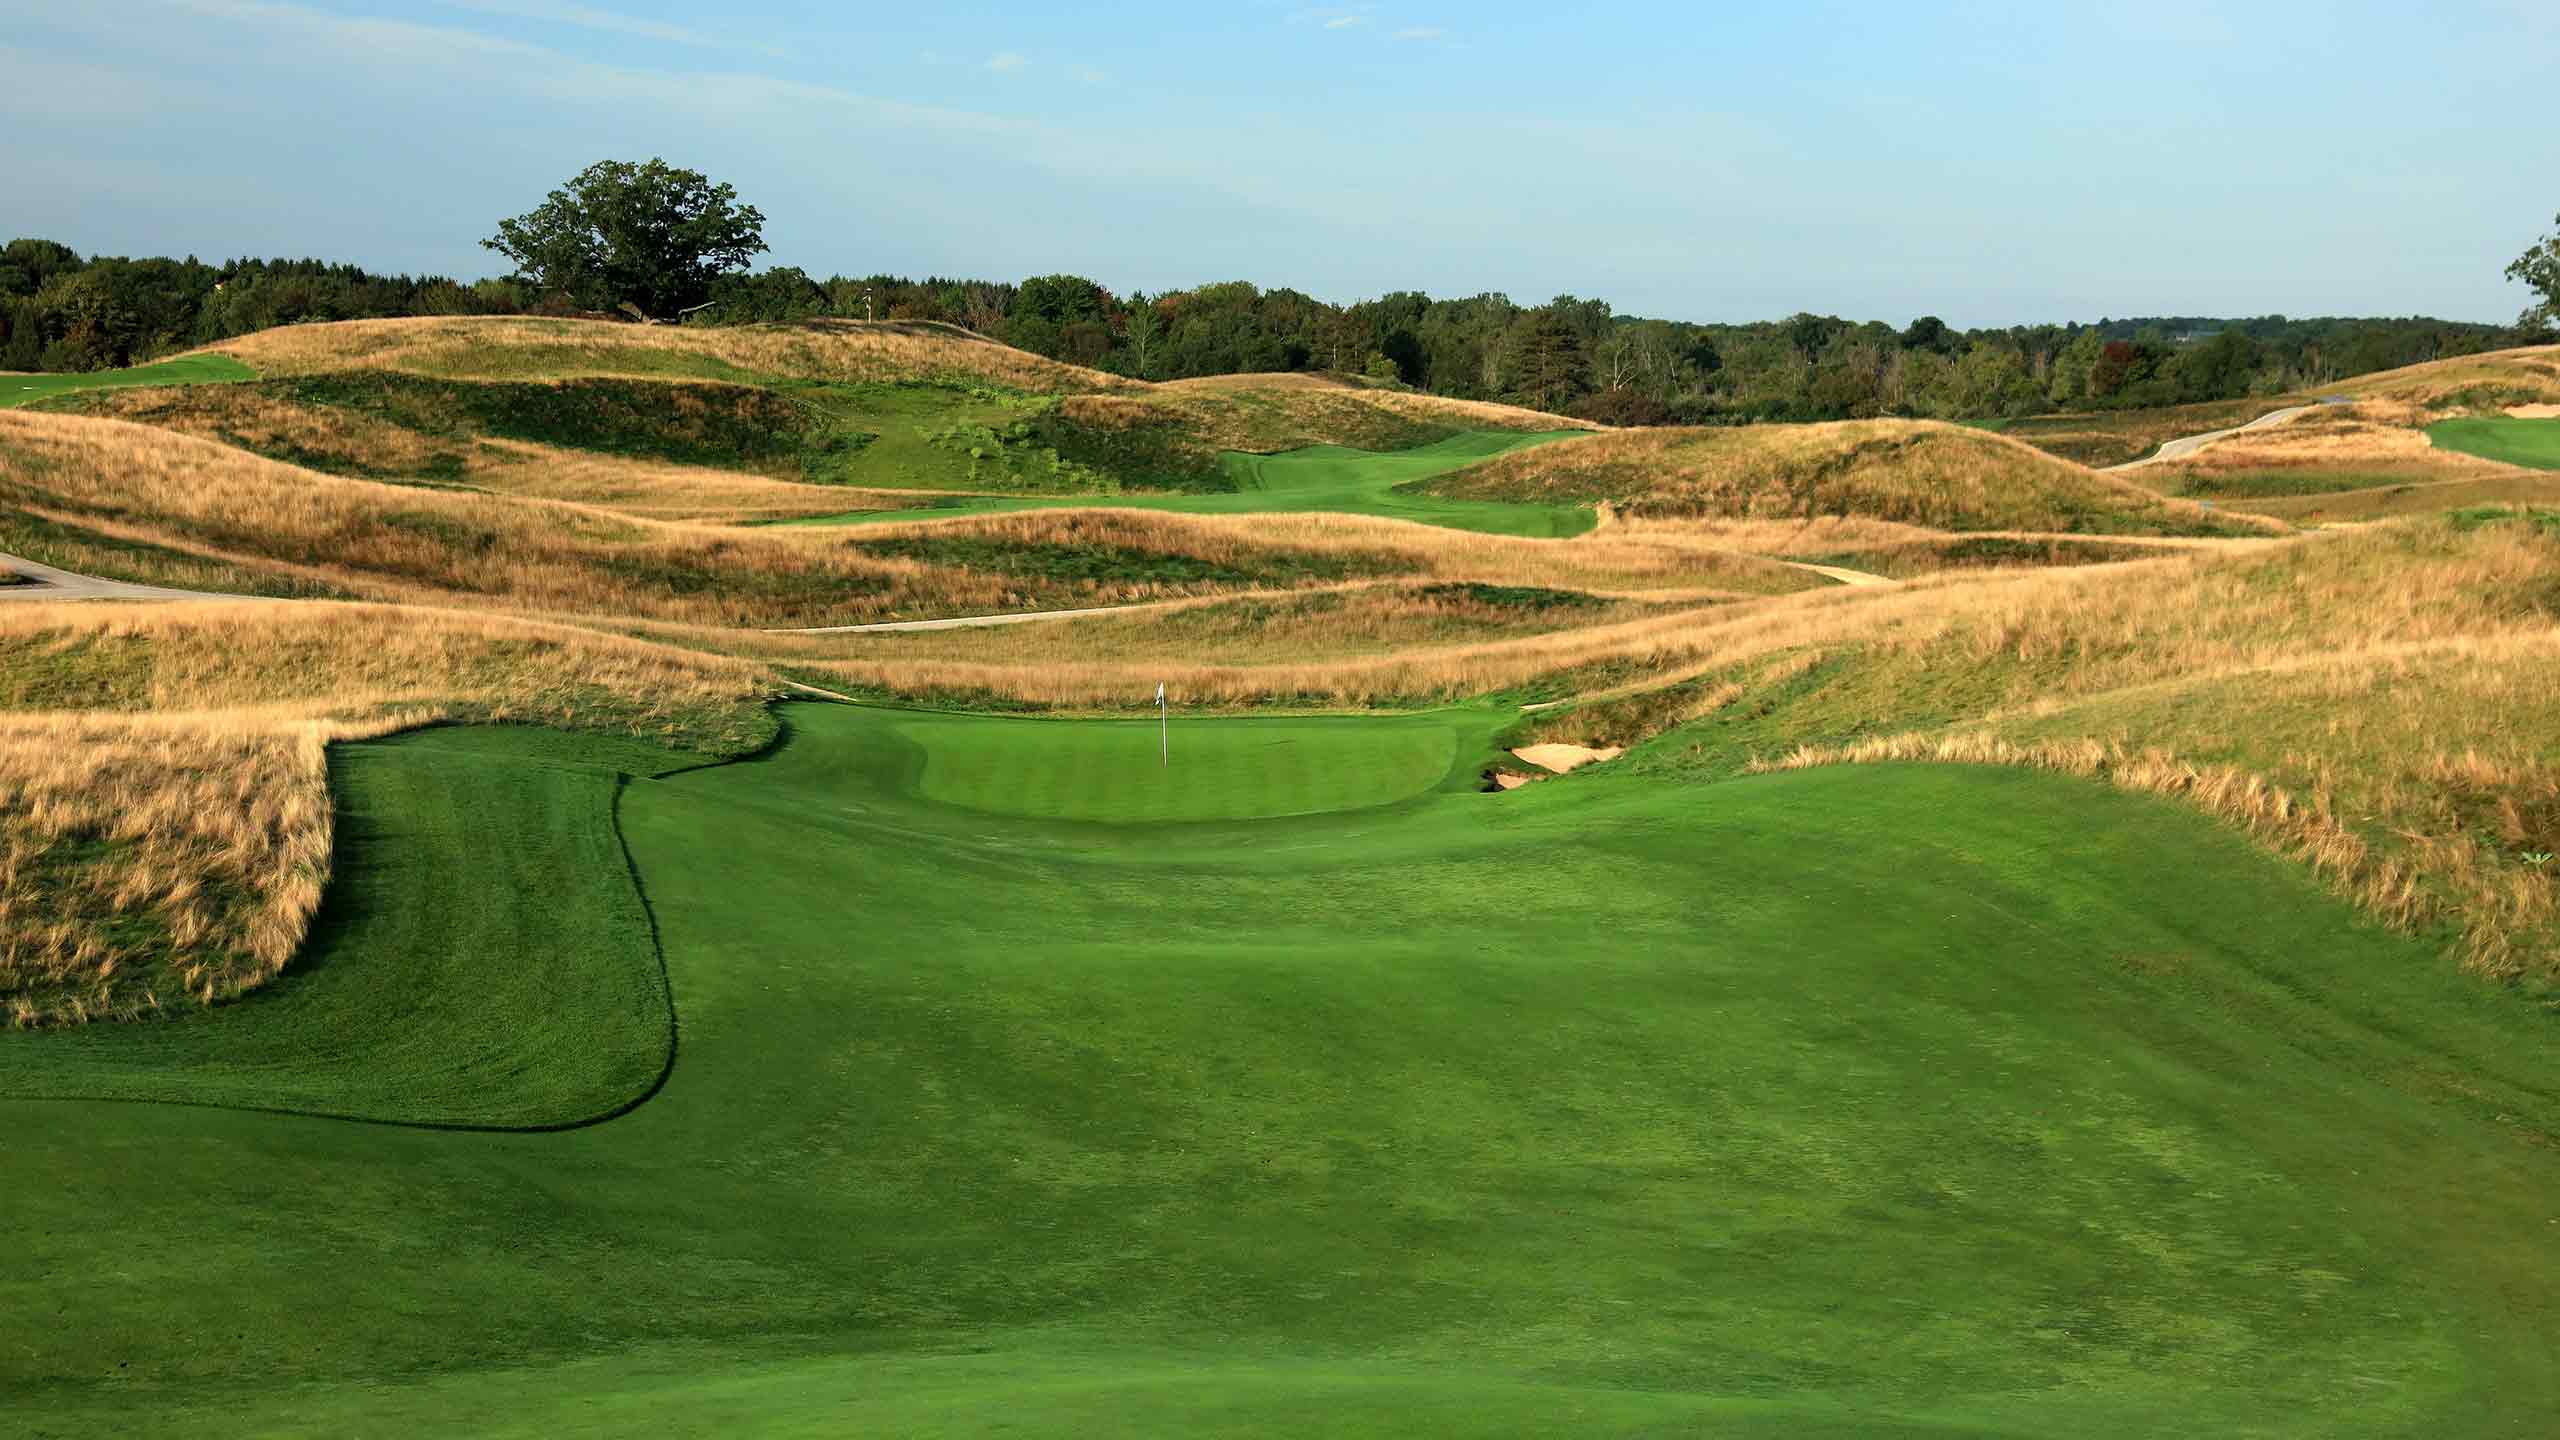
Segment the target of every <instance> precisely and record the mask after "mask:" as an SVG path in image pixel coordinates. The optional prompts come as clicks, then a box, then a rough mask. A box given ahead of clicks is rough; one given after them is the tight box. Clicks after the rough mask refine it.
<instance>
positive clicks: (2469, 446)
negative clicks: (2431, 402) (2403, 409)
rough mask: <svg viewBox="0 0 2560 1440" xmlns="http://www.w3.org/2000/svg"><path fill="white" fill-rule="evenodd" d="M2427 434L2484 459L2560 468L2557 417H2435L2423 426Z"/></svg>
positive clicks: (2559, 424) (2532, 466)
mask: <svg viewBox="0 0 2560 1440" xmlns="http://www.w3.org/2000/svg"><path fill="white" fill-rule="evenodd" d="M2427 438H2428V439H2430V440H2433V441H2434V442H2436V444H2438V445H2440V446H2442V447H2444V448H2445V449H2447V450H2459V451H2461V452H2462V453H2463V454H2465V455H2477V456H2479V457H2480V458H2482V459H2484V460H2496V461H2499V462H2501V463H2503V464H2507V465H2523V466H2527V467H2529V468H2531V469H2535V470H2560V420H2515V419H2508V418H2504V417H2491V416H2475V417H2472V418H2469V419H2463V420H2439V421H2437V422H2436V423H2435V424H2433V425H2430V426H2428V427H2427Z"/></svg>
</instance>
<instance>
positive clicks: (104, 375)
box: [0, 355, 258, 410]
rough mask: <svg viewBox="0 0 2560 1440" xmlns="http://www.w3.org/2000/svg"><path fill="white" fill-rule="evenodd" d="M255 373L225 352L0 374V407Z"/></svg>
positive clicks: (250, 377) (252, 377) (247, 376)
mask: <svg viewBox="0 0 2560 1440" xmlns="http://www.w3.org/2000/svg"><path fill="white" fill-rule="evenodd" d="M256 378H258V372H256V371H254V370H252V369H250V368H249V367H248V366H246V365H243V364H241V363H240V362H239V361H237V360H234V359H232V358H231V357H230V356H228V355H190V356H188V357H186V358H185V359H183V360H163V361H161V362H159V363H158V364H156V365H136V366H134V367H133V368H132V369H129V370H95V371H90V372H88V373H86V374H73V375H11V374H0V410H6V409H8V408H10V407H11V406H13V405H25V404H28V403H30V402H33V401H37V400H46V399H50V398H52V397H53V396H56V395H68V394H71V393H73V392H74V391H79V390H112V389H120V388H123V387H126V386H131V385H204V384H210V383H214V382H217V381H226V380H255V379H256Z"/></svg>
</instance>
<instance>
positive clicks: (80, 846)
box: [0, 715, 407, 1028]
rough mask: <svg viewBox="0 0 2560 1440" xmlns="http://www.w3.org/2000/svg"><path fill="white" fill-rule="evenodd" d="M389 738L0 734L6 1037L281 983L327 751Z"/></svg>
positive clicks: (119, 722) (323, 865)
mask: <svg viewBox="0 0 2560 1440" xmlns="http://www.w3.org/2000/svg"><path fill="white" fill-rule="evenodd" d="M402 723H407V722H406V719H405V718H404V719H395V720H383V721H379V722H377V723H376V725H375V726H367V727H358V726H349V725H333V724H328V723H325V722H305V723H303V724H300V725H296V726H291V727H277V726H274V725H271V724H267V723H261V722H259V721H257V720H254V719H252V720H230V719H226V718H223V717H219V716H200V715H179V716H160V715H149V716H132V715H124V716H108V715H68V716H7V717H0V1006H5V1008H6V1012H7V1016H8V1021H9V1023H10V1024H11V1025H12V1026H17V1027H22V1028H23V1027H27V1026H34V1025H46V1024H78V1023H82V1022H85V1021H89V1020H97V1019H129V1018H132V1017H134V1016H137V1015H142V1014H146V1013H153V1012H157V1011H160V1010H162V1009H164V1008H166V1007H167V1006H169V1005H172V1004H175V1003H180V1002H183V1001H192V1002H194V1003H197V1004H204V1005H210V1004H213V1003H214V1002H215V1001H217V1000H223V999H228V998H230V997H231V996H234V995H237V994H239V993H240V992H242V991H244V990H248V989H250V988H253V987H255V986H257V985H260V984H263V983H265V982H266V981H267V980H269V979H271V978H273V977H274V976H276V975H277V974H279V973H281V972H282V971H283V969H284V967H285V964H286V962H287V961H289V960H290V959H291V958H292V956H293V953H294V950H295V948H296V947H297V946H299V945H300V944H301V942H302V936H303V933H304V931H305V929H306V928H307V927H308V925H309V923H310V919H311V916H312V915H313V913H314V912H315V911H317V910H318V909H319V905H320V896H321V893H322V890H323V889H324V888H325V887H326V885H327V883H328V879H329V847H330V821H329V788H328V770H327V763H326V759H325V752H326V747H327V744H328V742H329V741H331V740H334V739H344V738H356V737H359V736H361V735H364V734H366V733H370V732H371V731H372V730H373V729H376V728H381V727H392V726H397V725H399V724H402Z"/></svg>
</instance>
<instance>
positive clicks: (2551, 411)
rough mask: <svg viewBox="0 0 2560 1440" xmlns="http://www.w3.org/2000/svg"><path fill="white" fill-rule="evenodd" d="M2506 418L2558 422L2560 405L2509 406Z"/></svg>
mask: <svg viewBox="0 0 2560 1440" xmlns="http://www.w3.org/2000/svg"><path fill="white" fill-rule="evenodd" d="M2507 416H2508V418H2509V419H2514V420H2560V405H2510V406H2508V407H2507Z"/></svg>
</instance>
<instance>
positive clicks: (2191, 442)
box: [2102, 405, 2320, 473]
mask: <svg viewBox="0 0 2560 1440" xmlns="http://www.w3.org/2000/svg"><path fill="white" fill-rule="evenodd" d="M2319 408H2320V407H2319V406H2318V405H2288V406H2286V407H2285V408H2284V409H2282V410H2273V411H2269V412H2268V413H2266V414H2264V415H2261V416H2259V417H2258V418H2257V419H2255V420H2252V421H2250V422H2249V423H2248V424H2246V425H2234V426H2232V427H2231V428H2230V429H2228V430H2208V431H2206V432H2205V433H2203V434H2202V435H2187V436H2182V437H2180V438H2178V439H2176V440H2171V441H2169V442H2168V443H2166V444H2164V445H2162V446H2161V447H2160V448H2159V449H2158V450H2156V451H2154V452H2152V453H2151V454H2149V455H2145V456H2143V457H2142V458H2141V459H2139V460H2127V461H2126V462H2124V463H2123V464H2121V465H2109V466H2107V467H2106V470H2105V471H2104V472H2102V473H2113V472H2115V471H2118V470H2139V469H2141V468H2142V467H2144V466H2146V465H2157V464H2159V463H2161V462H2162V461H2164V460H2183V459H2185V458H2187V457H2188V456H2190V455H2193V454H2194V453H2196V452H2197V451H2198V450H2201V449H2203V448H2204V447H2206V446H2207V445H2210V444H2212V443H2213V442H2214V441H2216V440H2228V439H2230V438H2231V437H2232V436H2234V435H2246V434H2248V433H2249V432H2250V431H2252V430H2264V429H2267V428H2268V427H2270V426H2275V425H2282V424H2283V423H2285V422H2286V421H2288V420H2291V419H2292V418H2293V417H2295V416H2296V415H2308V414H2310V413H2311V412H2312V411H2314V410H2317V409H2319Z"/></svg>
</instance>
